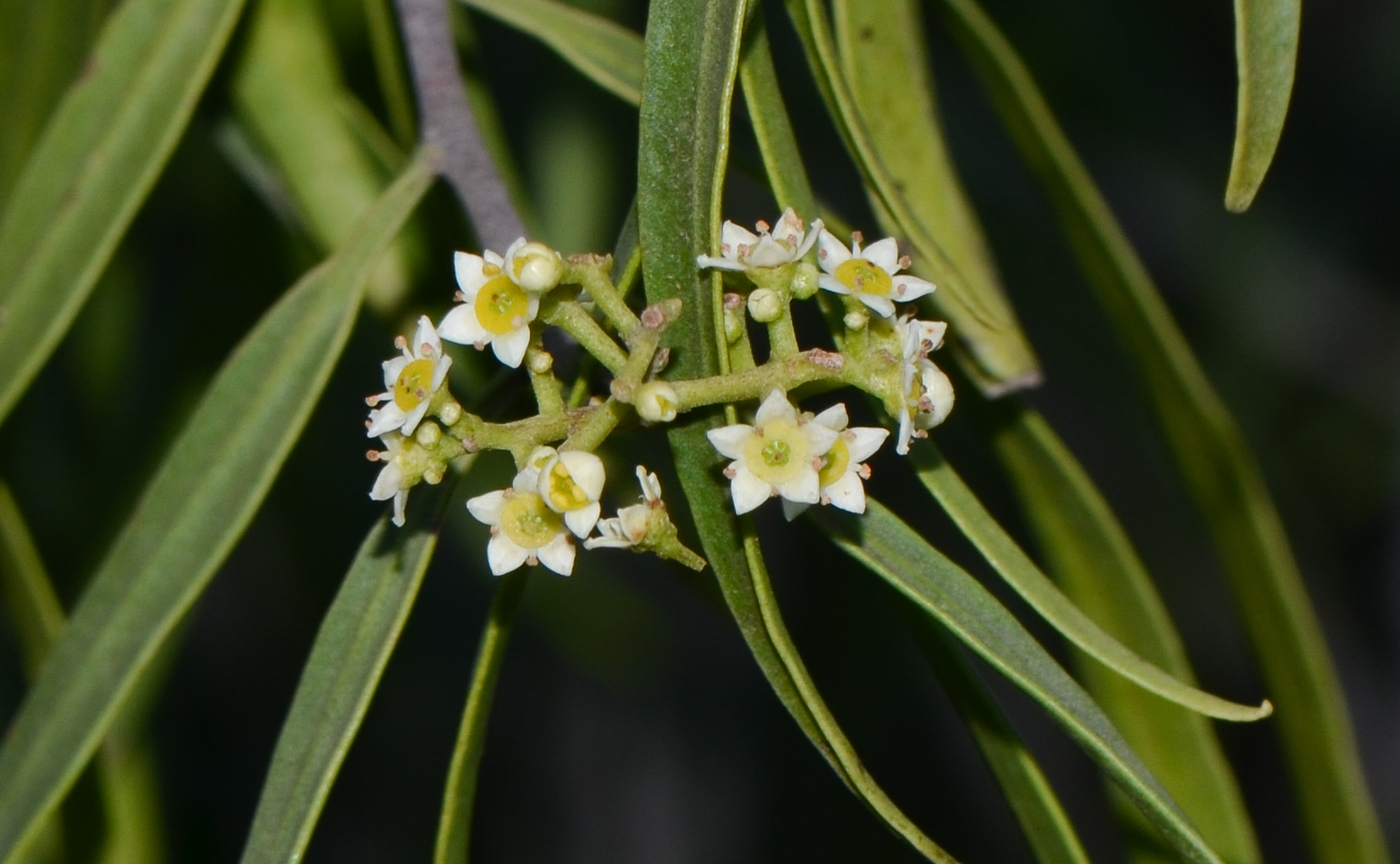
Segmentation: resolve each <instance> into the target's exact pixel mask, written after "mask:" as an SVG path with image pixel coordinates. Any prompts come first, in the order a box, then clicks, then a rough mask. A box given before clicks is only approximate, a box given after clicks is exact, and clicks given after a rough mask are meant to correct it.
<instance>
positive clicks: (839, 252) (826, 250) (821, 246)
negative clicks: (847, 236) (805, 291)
mask: <svg viewBox="0 0 1400 864" xmlns="http://www.w3.org/2000/svg"><path fill="white" fill-rule="evenodd" d="M849 260H851V250H849V249H847V248H846V244H845V243H842V242H841V241H840V240H837V239H836V235H835V234H832V233H831V232H830V231H828V230H826V229H825V228H823V229H822V230H821V232H820V233H819V235H818V239H817V263H818V264H820V265H821V268H822V269H823V270H825V271H826V272H828V273H835V272H836V268H837V267H840V266H841V265H842V264H845V263H846V262H847V261H849ZM822 287H824V288H825V287H826V286H824V285H823V286H822ZM827 290H828V291H831V290H834V289H831V288H828V289H827Z"/></svg>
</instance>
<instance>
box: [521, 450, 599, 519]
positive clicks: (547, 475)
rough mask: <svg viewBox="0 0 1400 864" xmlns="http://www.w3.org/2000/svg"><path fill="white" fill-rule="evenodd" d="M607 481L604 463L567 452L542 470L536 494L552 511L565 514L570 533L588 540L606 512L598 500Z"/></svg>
mask: <svg viewBox="0 0 1400 864" xmlns="http://www.w3.org/2000/svg"><path fill="white" fill-rule="evenodd" d="M536 452H538V451H536ZM605 479H606V476H605V472H604V470H603V460H601V459H599V458H598V457H597V456H594V455H593V454H592V453H585V452H583V451H582V450H565V451H564V452H562V453H558V452H556V453H554V455H552V456H550V457H549V458H548V459H546V460H545V462H544V464H542V465H541V466H540V468H539V473H538V476H537V477H536V480H535V491H536V492H537V493H538V494H539V496H540V497H541V498H543V499H544V503H545V504H546V505H548V506H549V509H551V510H553V511H554V512H555V513H560V514H563V516H564V524H565V525H567V526H568V528H569V530H570V531H572V532H574V534H576V535H578V536H579V537H587V536H588V535H589V534H591V533H593V526H594V525H595V524H597V522H598V515H599V514H600V513H601V512H602V509H603V508H602V505H601V504H599V503H598V498H599V496H601V495H602V494H603V481H604V480H605Z"/></svg>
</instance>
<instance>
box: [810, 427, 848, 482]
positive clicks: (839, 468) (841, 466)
mask: <svg viewBox="0 0 1400 864" xmlns="http://www.w3.org/2000/svg"><path fill="white" fill-rule="evenodd" d="M850 464H851V451H850V449H849V448H847V447H846V436H845V435H842V436H841V437H840V438H837V439H836V443H835V444H832V445H831V449H830V450H828V451H826V455H825V456H823V457H822V467H821V470H819V471H817V482H818V483H819V484H820V485H821V487H822V488H823V489H825V488H826V487H828V486H830V485H831V484H832V483H835V482H836V481H837V480H840V479H841V475H842V474H845V473H846V466H847V465H850Z"/></svg>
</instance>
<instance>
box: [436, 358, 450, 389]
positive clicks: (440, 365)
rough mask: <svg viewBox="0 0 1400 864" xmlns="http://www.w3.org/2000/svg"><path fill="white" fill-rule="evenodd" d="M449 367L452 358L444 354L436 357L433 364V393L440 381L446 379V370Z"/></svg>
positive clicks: (440, 384) (440, 383)
mask: <svg viewBox="0 0 1400 864" xmlns="http://www.w3.org/2000/svg"><path fill="white" fill-rule="evenodd" d="M451 368H452V358H451V357H448V356H447V355H446V354H442V355H440V356H439V357H438V359H437V362H436V363H434V364H433V392H434V393H436V392H437V390H438V388H439V387H441V386H442V382H443V381H446V380H447V370H448V369H451Z"/></svg>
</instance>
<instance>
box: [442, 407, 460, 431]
mask: <svg viewBox="0 0 1400 864" xmlns="http://www.w3.org/2000/svg"><path fill="white" fill-rule="evenodd" d="M438 419H439V420H441V421H442V422H444V423H446V424H447V425H448V426H451V425H452V424H454V423H456V422H457V421H458V420H461V419H462V406H461V405H458V404H457V403H456V402H448V403H447V404H446V405H444V406H442V408H441V409H439V410H438Z"/></svg>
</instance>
